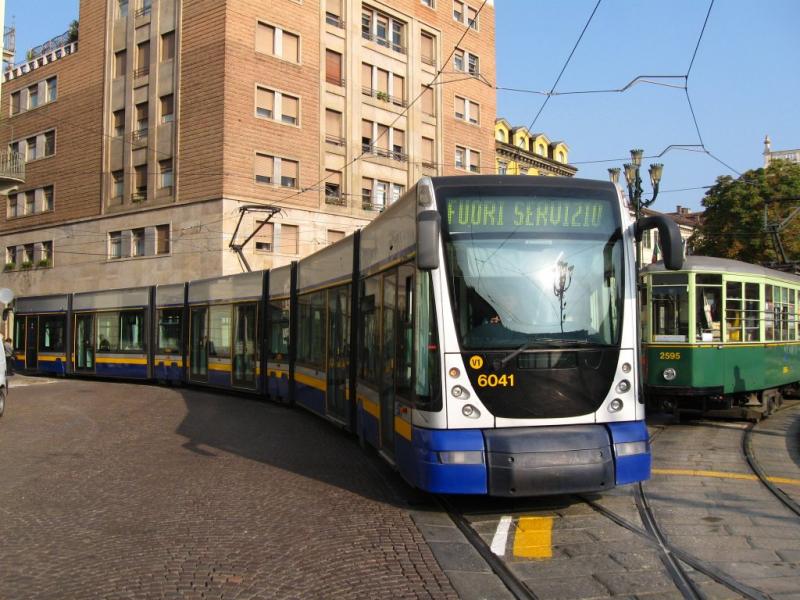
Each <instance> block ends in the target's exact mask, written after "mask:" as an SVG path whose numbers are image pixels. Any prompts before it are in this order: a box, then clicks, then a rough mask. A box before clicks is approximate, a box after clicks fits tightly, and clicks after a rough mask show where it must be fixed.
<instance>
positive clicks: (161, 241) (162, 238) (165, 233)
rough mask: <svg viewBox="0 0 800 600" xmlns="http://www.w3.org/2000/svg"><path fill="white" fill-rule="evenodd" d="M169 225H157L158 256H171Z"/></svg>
mask: <svg viewBox="0 0 800 600" xmlns="http://www.w3.org/2000/svg"><path fill="white" fill-rule="evenodd" d="M169 248H170V236H169V225H156V254H169Z"/></svg>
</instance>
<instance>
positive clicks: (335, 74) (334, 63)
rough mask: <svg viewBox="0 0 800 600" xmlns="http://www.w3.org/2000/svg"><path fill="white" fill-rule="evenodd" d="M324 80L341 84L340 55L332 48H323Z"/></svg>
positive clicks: (342, 82) (342, 83)
mask: <svg viewBox="0 0 800 600" xmlns="http://www.w3.org/2000/svg"><path fill="white" fill-rule="evenodd" d="M325 81H327V82H328V83H332V84H333V85H338V86H342V85H344V81H343V79H342V55H341V54H339V53H338V52H334V51H333V50H325Z"/></svg>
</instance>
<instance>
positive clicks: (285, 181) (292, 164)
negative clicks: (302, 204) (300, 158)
mask: <svg viewBox="0 0 800 600" xmlns="http://www.w3.org/2000/svg"><path fill="white" fill-rule="evenodd" d="M281 186H283V187H289V188H296V187H297V161H294V160H288V159H285V158H283V159H281Z"/></svg>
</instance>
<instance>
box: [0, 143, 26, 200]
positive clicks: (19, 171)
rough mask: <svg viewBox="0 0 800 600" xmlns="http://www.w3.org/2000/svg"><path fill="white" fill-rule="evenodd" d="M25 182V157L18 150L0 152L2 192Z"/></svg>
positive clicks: (4, 192) (0, 185) (0, 190)
mask: <svg viewBox="0 0 800 600" xmlns="http://www.w3.org/2000/svg"><path fill="white" fill-rule="evenodd" d="M21 183H25V159H24V158H23V157H22V156H21V155H20V154H18V153H17V152H5V153H2V154H0V194H7V193H8V192H9V191H11V190H12V189H13V188H15V187H17V186H18V185H20V184H21Z"/></svg>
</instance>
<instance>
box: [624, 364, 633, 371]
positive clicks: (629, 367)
mask: <svg viewBox="0 0 800 600" xmlns="http://www.w3.org/2000/svg"><path fill="white" fill-rule="evenodd" d="M631 368H632V367H631V363H622V372H623V373H630V372H631Z"/></svg>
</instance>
